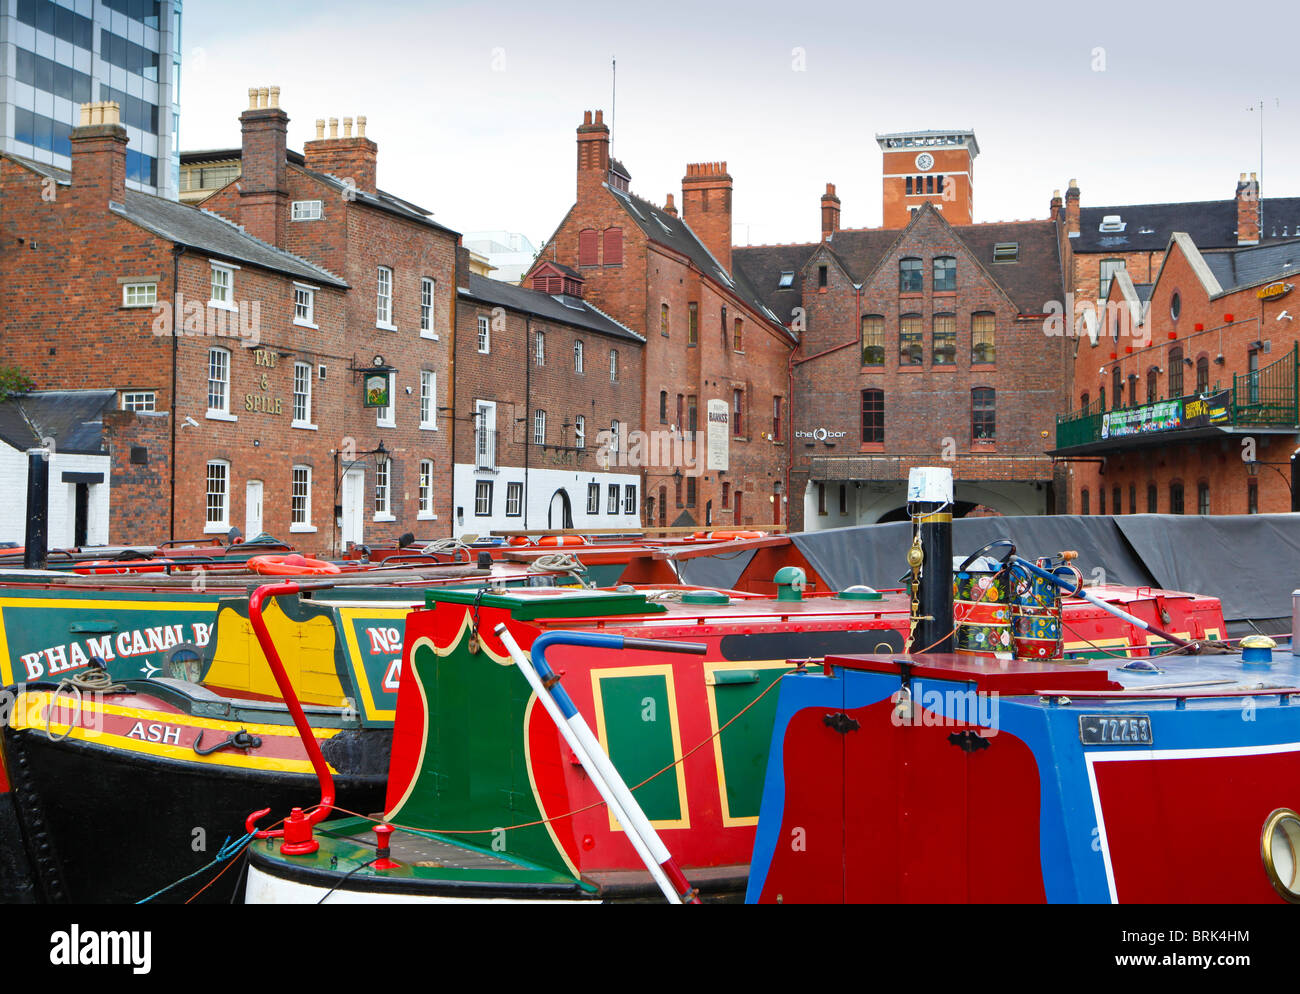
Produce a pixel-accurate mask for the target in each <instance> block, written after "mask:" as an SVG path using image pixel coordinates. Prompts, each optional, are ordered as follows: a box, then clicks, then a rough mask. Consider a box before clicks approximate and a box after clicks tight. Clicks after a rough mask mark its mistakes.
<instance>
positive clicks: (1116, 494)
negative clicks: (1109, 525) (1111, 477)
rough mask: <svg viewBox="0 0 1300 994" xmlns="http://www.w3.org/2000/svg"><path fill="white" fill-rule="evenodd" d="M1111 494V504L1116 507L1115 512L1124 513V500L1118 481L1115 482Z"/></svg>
mask: <svg viewBox="0 0 1300 994" xmlns="http://www.w3.org/2000/svg"><path fill="white" fill-rule="evenodd" d="M1110 496H1111V498H1112V501H1111V506H1112V507H1113V508H1115V511H1114V513H1115V514H1123V513H1124V502H1123V500H1122V499H1121V498H1120V490H1119V484H1118V483H1117V484H1115V486H1114V489H1112V490H1111V492H1110Z"/></svg>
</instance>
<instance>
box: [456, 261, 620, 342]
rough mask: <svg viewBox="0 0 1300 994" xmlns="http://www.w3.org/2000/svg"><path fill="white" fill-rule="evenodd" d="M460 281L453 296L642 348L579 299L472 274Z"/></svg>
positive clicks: (611, 320) (616, 325)
mask: <svg viewBox="0 0 1300 994" xmlns="http://www.w3.org/2000/svg"><path fill="white" fill-rule="evenodd" d="M461 278H462V279H463V280H466V281H467V285H465V286H461V287H458V288H457V292H458V293H459V295H460V296H462V297H464V298H466V299H468V300H477V301H478V302H480V303H483V304H490V305H492V306H498V305H499V306H501V307H508V308H509V309H510V310H513V311H519V312H521V313H523V314H531V315H533V316H534V317H538V318H542V319H543V320H545V321H552V322H554V323H556V324H568V325H572V326H574V327H577V328H586V329H587V330H588V331H594V332H597V333H599V334H601V335H608V336H609V337H610V338H621V339H623V340H625V341H632V342H637V343H639V344H645V338H643V337H642V336H641V335H638V334H637V333H636V332H635V331H633V330H632V329H631V328H629V327H627V326H626V325H623V324H620V323H619V322H618V321H615V320H614V319H613V318H612V317H610V316H609V315H608V314H606V313H605V312H604V311H602V310H600V308H598V307H596V306H594V305H593V304H591V303H590V302H589V301H586V300H583V299H582V298H581V297H570V296H568V295H567V294H549V293H542V292H541V291H540V290H530V289H528V288H527V287H522V286H515V285H514V284H513V283H503V282H502V281H501V280H493V279H488V278H487V277H486V276H479V275H477V274H476V273H463V274H462V275H461Z"/></svg>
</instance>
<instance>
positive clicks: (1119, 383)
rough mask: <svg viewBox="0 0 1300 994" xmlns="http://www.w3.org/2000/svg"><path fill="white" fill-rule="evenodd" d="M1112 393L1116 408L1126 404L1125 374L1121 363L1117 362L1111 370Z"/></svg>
mask: <svg viewBox="0 0 1300 994" xmlns="http://www.w3.org/2000/svg"><path fill="white" fill-rule="evenodd" d="M1110 373H1111V376H1110V385H1111V393H1112V395H1113V396H1114V398H1115V408H1116V409H1118V408H1121V407H1123V406H1124V374H1123V373H1121V372H1120V368H1119V365H1118V364H1116V365H1115V366H1114V367H1113V368H1112V369H1111V371H1110Z"/></svg>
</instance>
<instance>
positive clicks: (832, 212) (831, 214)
mask: <svg viewBox="0 0 1300 994" xmlns="http://www.w3.org/2000/svg"><path fill="white" fill-rule="evenodd" d="M839 230H840V198H839V197H837V196H836V195H835V184H834V183H827V184H826V192H825V193H823V194H822V241H826V239H827V238H829V237H830V236H831V235H833V234H835V232H837V231H839Z"/></svg>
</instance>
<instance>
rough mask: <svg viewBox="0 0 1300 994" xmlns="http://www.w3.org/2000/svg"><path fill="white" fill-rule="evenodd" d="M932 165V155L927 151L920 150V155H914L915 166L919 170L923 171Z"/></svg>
mask: <svg viewBox="0 0 1300 994" xmlns="http://www.w3.org/2000/svg"><path fill="white" fill-rule="evenodd" d="M933 165H934V156H933V155H931V154H930V153H929V152H922V153H921V154H920V155H918V156H917V157H916V168H917V169H919V170H921V172H925V171H926V170H927V169H929V168H930V167H931V166H933Z"/></svg>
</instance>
